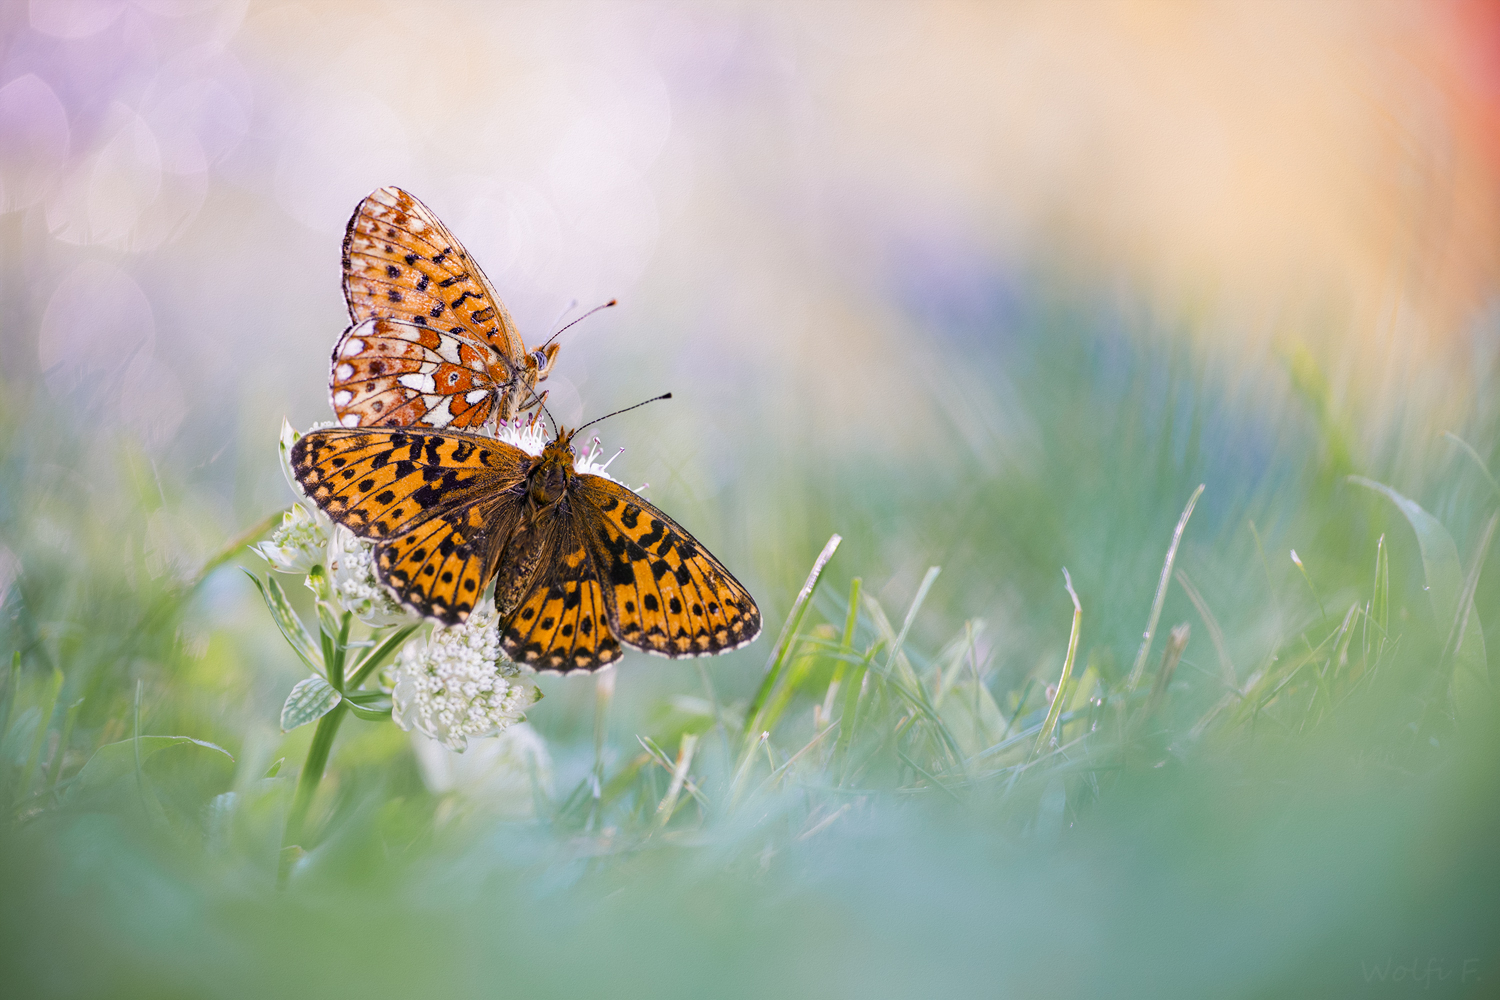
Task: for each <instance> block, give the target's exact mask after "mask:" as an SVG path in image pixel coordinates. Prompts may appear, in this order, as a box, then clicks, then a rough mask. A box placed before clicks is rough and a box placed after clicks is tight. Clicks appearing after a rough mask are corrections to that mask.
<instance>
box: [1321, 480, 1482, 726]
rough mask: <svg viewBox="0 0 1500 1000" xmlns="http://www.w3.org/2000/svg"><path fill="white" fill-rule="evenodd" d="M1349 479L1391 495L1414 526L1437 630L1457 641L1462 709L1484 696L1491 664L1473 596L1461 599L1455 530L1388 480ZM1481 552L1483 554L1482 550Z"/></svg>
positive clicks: (1456, 684)
mask: <svg viewBox="0 0 1500 1000" xmlns="http://www.w3.org/2000/svg"><path fill="white" fill-rule="evenodd" d="M1349 481H1350V482H1351V483H1355V484H1357V485H1359V486H1363V487H1365V488H1367V489H1371V490H1374V491H1375V492H1377V493H1380V494H1382V495H1383V496H1384V497H1385V498H1386V499H1388V500H1390V501H1391V503H1393V504H1395V505H1396V509H1397V510H1399V511H1401V513H1402V515H1404V516H1405V517H1406V521H1407V523H1408V524H1410V525H1411V528H1412V531H1414V532H1416V535H1417V547H1418V548H1419V549H1420V550H1421V553H1422V575H1423V578H1424V579H1425V580H1426V583H1427V597H1428V599H1429V600H1430V601H1431V602H1432V613H1433V616H1434V617H1435V618H1436V619H1437V627H1438V634H1439V635H1444V636H1447V637H1448V640H1449V643H1450V644H1453V643H1456V648H1453V649H1452V650H1451V654H1452V657H1453V679H1452V691H1453V695H1454V701H1455V704H1456V705H1457V707H1458V709H1459V711H1460V712H1465V711H1468V710H1469V709H1470V708H1471V707H1472V705H1473V699H1474V698H1476V697H1478V698H1484V699H1487V698H1488V694H1487V692H1488V690H1489V666H1488V661H1487V659H1486V656H1485V651H1484V630H1483V629H1482V628H1480V625H1479V616H1478V615H1476V614H1474V613H1473V612H1474V603H1473V599H1472V596H1470V598H1469V599H1468V600H1464V599H1463V598H1464V595H1465V590H1466V588H1465V586H1464V573H1463V567H1462V566H1461V565H1460V563H1459V561H1458V546H1456V545H1454V544H1453V536H1452V535H1450V534H1448V529H1447V528H1444V527H1443V525H1442V522H1440V521H1439V520H1438V519H1437V518H1435V517H1433V516H1432V515H1431V514H1429V513H1427V511H1425V510H1423V509H1422V508H1421V507H1420V506H1419V505H1418V504H1417V503H1416V502H1415V501H1412V500H1408V499H1407V498H1406V497H1404V496H1402V495H1401V494H1400V493H1397V492H1396V491H1395V490H1393V489H1391V488H1390V487H1389V486H1386V485H1385V484H1383V483H1377V482H1375V481H1374V480H1370V479H1365V478H1364V477H1362V476H1350V477H1349ZM1480 558H1481V559H1482V558H1483V553H1481V554H1480ZM1477 565H1478V564H1477V563H1476V568H1477ZM1382 596H1383V595H1382ZM1382 610H1383V609H1382Z"/></svg>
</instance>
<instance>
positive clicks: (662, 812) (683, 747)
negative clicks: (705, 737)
mask: <svg viewBox="0 0 1500 1000" xmlns="http://www.w3.org/2000/svg"><path fill="white" fill-rule="evenodd" d="M697 746H698V734H697V733H683V734H682V742H681V743H679V744H678V746H677V766H676V767H674V768H673V769H672V783H671V784H670V785H668V786H667V794H666V795H665V796H663V797H662V800H661V802H660V803H658V804H657V806H656V816H657V829H662V828H663V827H665V826H666V825H667V824H668V823H670V822H671V821H672V814H673V813H675V812H676V811H677V799H678V797H679V796H681V795H682V783H683V782H684V781H685V780H687V773H688V768H689V767H691V766H692V764H693V751H694V750H695V749H696V748H697Z"/></svg>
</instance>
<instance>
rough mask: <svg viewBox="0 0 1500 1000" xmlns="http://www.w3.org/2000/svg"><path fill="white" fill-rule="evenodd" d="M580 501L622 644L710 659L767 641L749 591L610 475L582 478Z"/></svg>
mask: <svg viewBox="0 0 1500 1000" xmlns="http://www.w3.org/2000/svg"><path fill="white" fill-rule="evenodd" d="M573 497H574V498H575V511H576V514H575V516H576V517H577V518H578V520H579V522H580V529H581V531H582V533H583V535H584V541H585V542H586V544H587V546H588V549H589V552H590V554H591V555H592V556H593V561H594V570H595V573H596V576H597V578H598V580H599V583H600V585H601V588H602V590H603V592H604V597H605V603H606V604H607V605H608V607H609V609H610V618H611V624H612V627H613V631H614V634H615V635H616V637H618V638H619V640H620V641H621V642H622V643H624V644H626V645H628V646H634V647H635V648H637V649H640V650H644V651H645V652H648V653H655V654H657V655H660V656H670V657H679V656H708V655H711V654H714V653H722V652H726V651H728V650H731V649H738V648H739V647H740V646H743V645H745V644H746V643H748V642H750V641H751V640H753V639H754V638H755V637H756V636H757V635H759V634H760V624H761V622H760V609H759V608H757V607H756V605H755V601H754V599H753V598H752V597H751V596H750V594H749V592H748V591H747V590H745V588H744V587H742V586H741V585H740V583H739V581H738V580H736V579H735V578H734V577H733V576H732V575H731V574H730V572H729V570H727V569H725V568H724V566H723V564H722V563H720V562H719V561H718V560H717V559H715V558H714V557H713V556H712V555H711V554H710V553H709V551H708V550H707V549H705V548H704V547H703V546H702V545H700V544H699V543H698V541H697V540H696V539H695V538H693V536H692V535H690V534H688V532H687V531H686V530H685V529H683V528H682V526H681V525H679V524H677V522H675V521H673V520H672V519H671V518H670V517H668V516H667V515H665V514H663V513H662V512H661V511H660V510H657V509H656V508H655V507H653V506H652V505H651V504H649V503H647V502H646V501H645V500H644V499H642V498H641V497H640V496H639V495H638V494H636V493H634V492H632V491H631V490H628V489H626V488H625V487H624V486H621V485H620V484H619V483H616V482H614V481H612V480H609V479H605V478H604V477H602V476H594V475H580V476H579V477H578V479H577V481H576V482H575V484H574V487H573Z"/></svg>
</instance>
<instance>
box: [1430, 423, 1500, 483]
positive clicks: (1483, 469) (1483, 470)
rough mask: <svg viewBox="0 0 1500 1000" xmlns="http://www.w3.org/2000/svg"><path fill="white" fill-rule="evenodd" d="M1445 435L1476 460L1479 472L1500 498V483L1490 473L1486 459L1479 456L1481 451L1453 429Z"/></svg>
mask: <svg viewBox="0 0 1500 1000" xmlns="http://www.w3.org/2000/svg"><path fill="white" fill-rule="evenodd" d="M1443 437H1445V438H1447V439H1448V440H1449V441H1452V442H1453V443H1454V444H1456V445H1458V446H1459V447H1460V448H1462V449H1463V450H1464V452H1466V453H1467V454H1468V456H1469V457H1470V458H1472V459H1473V460H1474V465H1475V466H1476V467H1477V468H1478V469H1479V474H1480V475H1482V476H1484V481H1485V482H1486V483H1489V486H1490V491H1491V492H1492V493H1494V494H1495V498H1496V499H1500V483H1497V482H1495V477H1494V476H1493V475H1491V474H1490V467H1489V466H1488V465H1486V464H1485V462H1484V459H1482V458H1480V457H1479V452H1477V451H1475V450H1474V446H1473V445H1471V444H1469V442H1467V441H1465V440H1464V439H1463V438H1461V437H1459V436H1458V435H1457V434H1454V433H1453V432H1452V431H1444V432H1443Z"/></svg>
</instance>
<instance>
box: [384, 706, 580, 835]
mask: <svg viewBox="0 0 1500 1000" xmlns="http://www.w3.org/2000/svg"><path fill="white" fill-rule="evenodd" d="M411 742H412V750H414V751H415V752H416V756H417V768H418V770H420V771H421V773H422V781H423V782H424V783H425V784H426V785H427V787H428V789H429V790H430V791H432V792H433V793H434V794H436V795H443V794H446V793H448V792H457V793H458V794H459V795H460V796H462V797H463V798H464V799H467V800H468V801H469V802H471V803H473V804H475V805H478V806H482V807H484V808H485V809H487V810H488V811H490V812H492V813H494V814H498V815H499V816H501V817H503V818H506V819H530V818H532V817H533V816H535V815H536V796H537V793H538V792H540V793H541V794H542V796H544V797H550V796H551V794H552V755H551V754H549V753H548V752H547V744H546V741H544V740H543V739H542V738H541V736H539V735H537V731H536V730H535V729H532V728H531V726H529V725H527V724H526V723H524V722H519V723H517V724H515V725H514V726H511V727H510V728H509V729H507V730H505V731H504V732H503V733H500V734H499V735H498V736H496V737H495V738H494V739H488V740H483V741H482V742H480V743H478V744H476V745H475V746H472V747H470V748H469V750H468V752H467V753H455V752H453V751H452V750H449V749H448V748H447V747H445V746H443V745H442V744H441V743H439V742H437V741H436V740H431V739H428V738H427V737H426V736H423V735H422V734H421V733H412V734H411Z"/></svg>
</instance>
